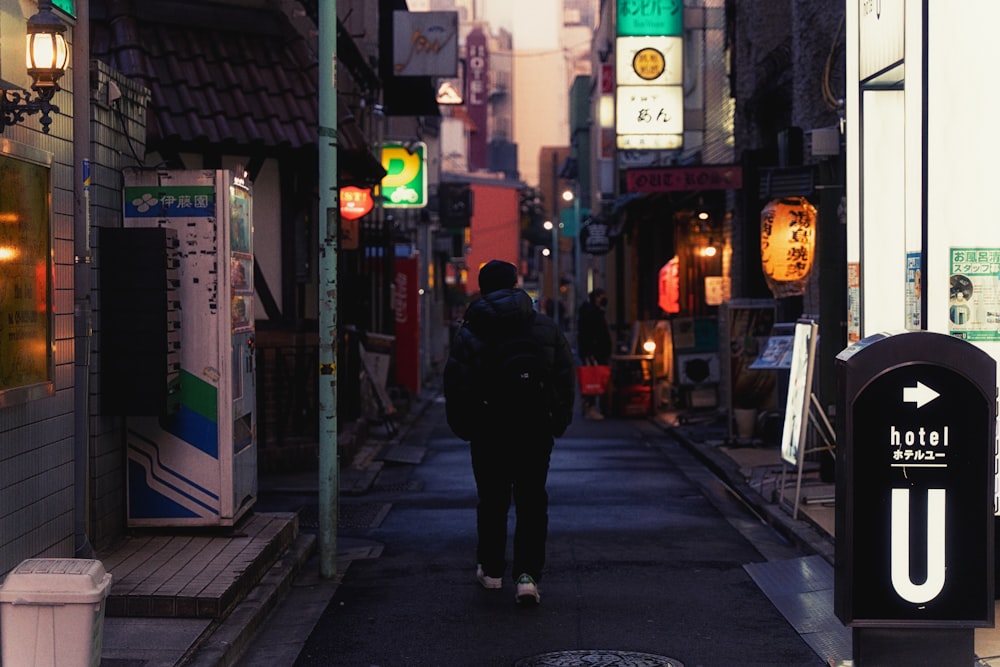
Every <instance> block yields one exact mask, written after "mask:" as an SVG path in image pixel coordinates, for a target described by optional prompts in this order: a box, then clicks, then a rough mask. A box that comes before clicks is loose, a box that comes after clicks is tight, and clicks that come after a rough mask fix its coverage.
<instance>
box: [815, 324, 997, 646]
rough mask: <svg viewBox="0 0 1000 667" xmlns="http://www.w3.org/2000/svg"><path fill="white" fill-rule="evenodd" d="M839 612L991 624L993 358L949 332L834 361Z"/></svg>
mask: <svg viewBox="0 0 1000 667" xmlns="http://www.w3.org/2000/svg"><path fill="white" fill-rule="evenodd" d="M836 372H837V381H838V394H839V401H838V406H837V420H838V423H837V433H838V443H837V454H838V463H837V518H836V520H837V525H836V528H835V530H836V534H837V545H836V548H837V554H836V563H837V572H836V582H835V598H834V604H835V610H836V613H837V616H838V617H839V618H840V619H841V621H843V622H844V623H845V624H847V625H852V626H854V627H879V628H891V627H900V628H903V627H915V626H921V627H962V626H967V627H992V625H993V614H994V606H993V597H994V590H993V577H994V562H993V553H992V552H993V530H994V528H993V504H994V476H993V472H994V462H995V454H994V449H995V437H996V362H995V360H994V359H993V358H992V357H990V356H989V355H988V354H986V353H985V352H983V351H982V350H980V349H979V348H977V347H976V346H975V345H971V344H969V343H966V342H964V341H962V340H959V339H957V338H955V337H953V336H947V335H944V334H940V333H932V332H928V331H911V332H904V333H899V334H895V335H888V334H877V335H875V336H870V337H868V338H865V339H863V340H862V341H860V342H859V343H856V344H854V345H852V346H851V347H849V348H847V349H846V350H844V351H843V352H841V353H840V355H838V357H837V363H836Z"/></svg>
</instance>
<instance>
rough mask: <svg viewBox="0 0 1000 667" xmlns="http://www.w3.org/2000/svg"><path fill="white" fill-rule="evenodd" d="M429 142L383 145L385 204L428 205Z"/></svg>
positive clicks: (388, 206) (383, 194) (387, 206)
mask: <svg viewBox="0 0 1000 667" xmlns="http://www.w3.org/2000/svg"><path fill="white" fill-rule="evenodd" d="M426 156H427V144H425V143H424V142H422V141H420V142H414V143H413V144H411V145H409V146H407V145H404V144H402V143H399V142H387V143H385V144H383V145H382V168H383V169H385V177H384V178H383V179H382V188H381V190H382V197H383V201H382V207H383V208H423V207H425V206H427V164H426V160H427V158H426Z"/></svg>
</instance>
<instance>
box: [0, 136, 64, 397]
mask: <svg viewBox="0 0 1000 667" xmlns="http://www.w3.org/2000/svg"><path fill="white" fill-rule="evenodd" d="M13 151H15V148H14V147H13V146H11V145H10V144H9V143H8V144H5V145H4V147H3V149H2V152H0V405H8V404H11V403H14V402H19V401H23V400H27V399H30V398H34V397H37V396H43V395H47V394H49V393H51V390H52V380H53V366H52V349H53V341H52V270H53V269H52V259H51V258H52V253H51V249H52V225H51V215H50V210H49V206H50V201H51V200H50V185H49V166H48V164H49V162H48V159H47V158H46V156H47V155H48V154H39V155H37V156H36V155H35V154H34V153H36V152H37V151H33V150H30V149H28V148H27V147H25V148H23V149H17V152H16V153H15V152H13ZM24 158H28V159H24Z"/></svg>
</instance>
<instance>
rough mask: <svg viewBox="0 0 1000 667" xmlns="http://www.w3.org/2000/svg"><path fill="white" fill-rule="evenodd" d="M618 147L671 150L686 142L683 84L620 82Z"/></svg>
mask: <svg viewBox="0 0 1000 667" xmlns="http://www.w3.org/2000/svg"><path fill="white" fill-rule="evenodd" d="M615 119H616V128H617V132H618V148H621V149H646V150H650V149H657V150H669V149H675V148H680V147H681V146H682V145H683V140H684V137H683V134H684V91H683V88H682V87H681V86H618V93H617V100H616V103H615Z"/></svg>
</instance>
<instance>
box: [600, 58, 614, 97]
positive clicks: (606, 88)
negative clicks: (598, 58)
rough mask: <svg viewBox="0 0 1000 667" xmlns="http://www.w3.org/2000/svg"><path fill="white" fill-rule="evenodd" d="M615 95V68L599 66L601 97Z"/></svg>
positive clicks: (612, 66)
mask: <svg viewBox="0 0 1000 667" xmlns="http://www.w3.org/2000/svg"><path fill="white" fill-rule="evenodd" d="M614 94H615V67H614V65H601V95H614Z"/></svg>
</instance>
